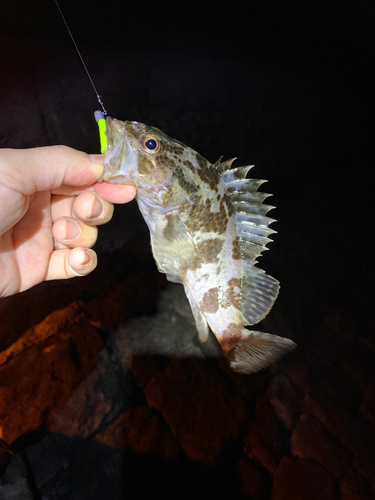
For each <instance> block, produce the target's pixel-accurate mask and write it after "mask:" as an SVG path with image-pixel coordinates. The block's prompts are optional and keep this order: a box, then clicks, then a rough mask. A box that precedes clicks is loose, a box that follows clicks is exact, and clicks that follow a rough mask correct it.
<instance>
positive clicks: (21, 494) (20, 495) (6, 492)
mask: <svg viewBox="0 0 375 500" xmlns="http://www.w3.org/2000/svg"><path fill="white" fill-rule="evenodd" d="M27 476H28V473H27V469H26V466H25V464H24V462H23V461H22V458H21V457H20V456H17V457H16V458H15V459H14V460H13V461H12V462H11V463H10V464H9V465H8V467H7V469H6V471H5V473H4V475H3V476H2V478H1V482H0V500H33V495H32V493H31V491H30V488H29V484H28V480H27Z"/></svg>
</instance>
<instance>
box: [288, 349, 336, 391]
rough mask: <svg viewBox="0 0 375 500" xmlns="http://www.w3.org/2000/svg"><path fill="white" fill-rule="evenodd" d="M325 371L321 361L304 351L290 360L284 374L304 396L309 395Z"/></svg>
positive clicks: (309, 352) (311, 353) (313, 354)
mask: <svg viewBox="0 0 375 500" xmlns="http://www.w3.org/2000/svg"><path fill="white" fill-rule="evenodd" d="M326 371H327V368H326V366H325V364H324V363H323V361H322V360H321V359H320V358H319V357H318V356H317V355H316V354H315V353H313V352H311V351H309V350H307V349H304V350H300V351H299V352H298V355H296V356H294V358H293V359H292V360H291V362H290V364H289V365H288V367H287V369H286V374H287V375H288V376H289V377H290V379H291V381H292V382H293V384H294V385H295V386H296V387H298V388H299V389H300V390H301V391H302V392H303V393H304V394H310V393H311V391H312V390H313V389H315V387H317V385H318V384H319V381H320V379H321V378H322V377H323V375H324V373H325V372H326Z"/></svg>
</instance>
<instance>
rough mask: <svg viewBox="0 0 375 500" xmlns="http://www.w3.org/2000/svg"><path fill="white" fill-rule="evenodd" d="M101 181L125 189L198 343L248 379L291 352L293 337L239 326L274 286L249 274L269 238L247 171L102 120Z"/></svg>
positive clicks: (264, 304) (259, 311)
mask: <svg viewBox="0 0 375 500" xmlns="http://www.w3.org/2000/svg"><path fill="white" fill-rule="evenodd" d="M106 126H107V136H108V147H107V149H106V152H105V159H104V162H103V165H104V168H105V173H104V175H103V179H104V180H106V181H108V182H115V183H124V184H132V185H135V186H136V188H137V195H136V199H137V202H138V206H139V209H140V211H141V213H142V215H143V217H144V219H145V221H146V223H147V225H148V228H149V230H150V237H151V247H152V252H153V255H154V258H155V261H156V263H157V266H158V269H159V271H160V272H163V273H165V274H166V275H167V279H168V280H170V281H172V282H176V283H182V284H183V285H184V289H185V292H186V295H187V298H188V300H189V303H190V306H191V309H192V313H193V317H194V319H195V322H196V326H197V331H198V335H199V339H200V340H201V341H202V342H204V341H205V340H206V339H207V337H208V335H209V328H210V329H211V330H212V332H213V333H214V335H215V336H216V338H217V339H218V341H219V342H220V344H221V346H222V348H223V350H224V352H225V353H226V354H227V357H228V360H229V363H230V366H231V368H232V369H233V370H234V371H237V372H239V373H253V372H256V371H259V370H261V369H263V368H265V367H266V366H268V365H269V364H271V363H273V362H274V361H275V360H277V359H278V358H279V357H280V356H282V355H283V354H285V353H287V352H288V351H290V350H291V349H293V348H294V347H295V344H294V342H293V341H292V340H290V339H287V338H283V337H279V336H277V335H272V334H269V333H263V332H258V331H254V330H249V329H248V328H245V327H246V326H252V325H255V324H256V323H259V321H261V320H262V319H264V317H265V316H266V315H267V314H268V312H269V311H270V309H271V307H272V306H273V304H274V302H275V300H276V298H277V295H278V292H279V283H278V281H277V280H276V279H275V278H273V277H272V276H269V275H267V274H266V273H265V272H264V271H263V270H262V269H260V268H258V267H256V263H257V260H256V259H257V258H258V257H259V255H260V254H261V253H262V252H263V251H264V250H265V249H266V246H267V244H268V243H269V242H270V241H271V240H270V238H268V236H269V235H270V234H272V233H274V232H275V231H274V230H273V229H270V228H269V227H268V226H269V224H271V223H272V222H273V221H274V219H272V218H270V217H267V215H266V214H267V213H268V211H269V210H271V209H272V208H274V207H272V206H271V205H267V204H265V203H263V202H264V200H265V199H266V198H268V197H269V196H270V195H269V194H267V193H262V192H259V191H258V189H259V187H260V186H261V185H262V184H263V183H264V182H266V181H264V180H257V179H247V174H248V171H249V170H250V168H252V166H247V167H237V168H233V169H232V168H231V166H232V163H233V161H234V160H228V161H224V162H222V161H221V159H220V160H219V161H217V162H216V163H215V164H214V165H212V164H211V163H210V162H208V161H207V160H206V159H205V158H203V157H202V156H201V155H200V154H199V153H197V152H196V151H194V150H193V149H191V148H189V147H187V146H185V145H184V144H182V143H181V142H179V141H177V140H175V139H171V138H170V137H168V136H167V135H166V134H164V133H163V132H162V131H160V130H158V129H156V128H154V127H149V126H147V125H143V124H142V123H138V122H126V121H120V120H117V119H113V118H111V117H107V119H106Z"/></svg>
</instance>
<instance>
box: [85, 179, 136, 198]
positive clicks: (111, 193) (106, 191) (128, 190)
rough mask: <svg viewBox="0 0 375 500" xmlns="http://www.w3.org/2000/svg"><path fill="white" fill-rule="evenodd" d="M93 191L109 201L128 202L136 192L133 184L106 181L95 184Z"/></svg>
mask: <svg viewBox="0 0 375 500" xmlns="http://www.w3.org/2000/svg"><path fill="white" fill-rule="evenodd" d="M94 191H95V192H96V193H98V194H99V195H100V196H101V197H102V198H104V199H106V200H107V201H110V202H111V203H128V202H129V201H131V200H132V199H133V198H134V197H135V195H136V192H137V191H136V189H135V186H129V185H125V184H109V183H108V182H100V183H97V184H95V186H94Z"/></svg>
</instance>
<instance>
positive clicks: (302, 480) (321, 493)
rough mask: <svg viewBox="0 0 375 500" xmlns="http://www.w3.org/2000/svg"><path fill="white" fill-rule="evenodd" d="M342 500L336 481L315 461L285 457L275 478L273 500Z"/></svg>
mask: <svg viewBox="0 0 375 500" xmlns="http://www.w3.org/2000/svg"><path fill="white" fill-rule="evenodd" d="M323 498H324V500H340V492H339V488H338V485H337V483H336V481H335V479H334V478H333V477H332V476H331V475H330V474H329V473H328V472H327V471H326V469H325V468H324V467H323V466H322V465H320V464H318V463H317V462H316V461H315V460H313V459H309V458H307V459H301V458H289V457H284V458H283V459H282V460H281V462H280V465H279V467H278V468H277V471H276V473H275V475H274V478H273V490H272V500H291V499H293V500H322V499H323Z"/></svg>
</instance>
